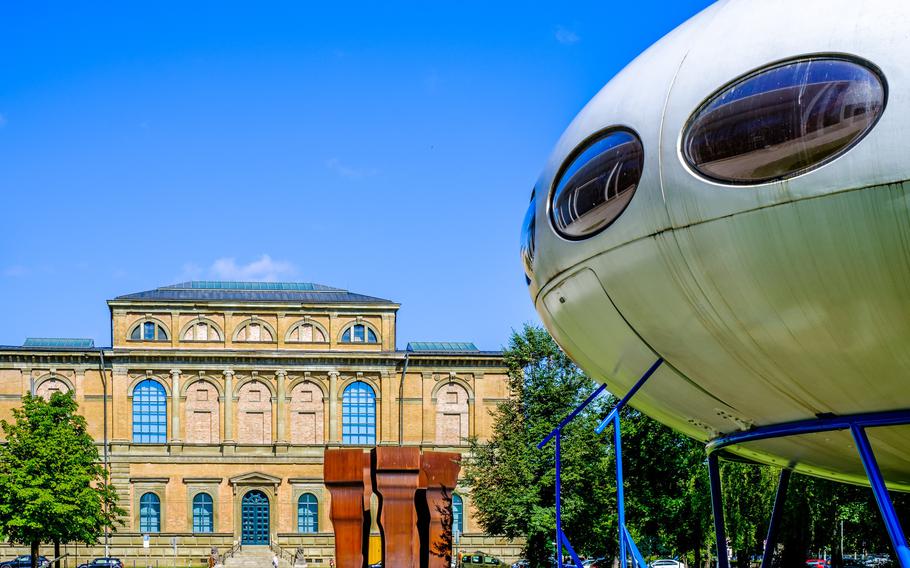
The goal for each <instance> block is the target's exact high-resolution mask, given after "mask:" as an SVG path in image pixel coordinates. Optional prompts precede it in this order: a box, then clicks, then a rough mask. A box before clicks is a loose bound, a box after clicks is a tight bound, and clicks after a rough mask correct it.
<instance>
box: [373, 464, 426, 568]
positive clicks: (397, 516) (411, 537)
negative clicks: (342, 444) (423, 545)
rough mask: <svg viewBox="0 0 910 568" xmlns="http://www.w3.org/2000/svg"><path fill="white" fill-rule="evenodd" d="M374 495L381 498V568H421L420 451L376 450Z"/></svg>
mask: <svg viewBox="0 0 910 568" xmlns="http://www.w3.org/2000/svg"><path fill="white" fill-rule="evenodd" d="M372 461H373V491H374V492H375V493H376V495H377V496H378V497H379V531H380V533H381V534H382V552H383V553H382V565H383V566H389V567H392V566H394V567H395V568H419V566H420V538H419V537H418V534H417V510H416V508H415V506H414V495H415V493H416V492H417V486H418V482H419V480H420V449H419V448H402V447H381V448H373V450H372Z"/></svg>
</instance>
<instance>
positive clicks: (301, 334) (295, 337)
mask: <svg viewBox="0 0 910 568" xmlns="http://www.w3.org/2000/svg"><path fill="white" fill-rule="evenodd" d="M287 341H288V343H326V342H327V341H328V339H326V334H325V331H324V330H323V329H322V327H321V326H320V325H318V324H313V323H308V322H304V323H300V324H297V325H295V326H294V327H292V328H291V331H289V332H288V339H287Z"/></svg>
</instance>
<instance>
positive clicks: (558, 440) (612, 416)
mask: <svg viewBox="0 0 910 568" xmlns="http://www.w3.org/2000/svg"><path fill="white" fill-rule="evenodd" d="M663 362H664V360H663V359H662V358H658V359H657V361H655V362H654V364H653V365H651V367H650V368H649V369H648V370H647V371H646V372H645V374H644V375H642V376H641V378H640V379H638V381H637V382H636V383H635V384H634V385H633V386H632V388H631V389H629V392H627V393H626V395H625V396H624V397H622V399H620V401H619V402H618V403H616V406H614V407H613V410H611V411H610V413H609V414H608V415H607V417H606V418H604V419H603V420H602V421H601V422H600V424H599V425H598V426H597V430H596V431H597V433H598V434H600V433H602V432H603V431H604V429H606V427H607V426H609V425H610V424H613V426H614V428H613V441H614V444H615V448H616V449H615V451H616V506H617V510H618V516H619V519H618V520H619V557H620V558H621V559H622V560H621V564H622V565H623V567H624V566H625V562H626V558H628V553H631V555H632V559H633V563H634V564H635V566H636V568H647V564H645V561H644V558H643V557H642V555H641V553H640V552H639V551H638V547H637V546H636V545H635V541H634V540H633V539H632V536H631V535H630V534H629V531H628V529H627V528H626V506H625V491H624V488H623V475H622V433H621V432H620V427H619V411H620V410H622V409H623V408H624V407H625V406H626V404H628V402H629V400H630V399H631V398H632V397H633V396H634V395H635V393H637V392H638V390H639V389H640V388H641V387H642V385H644V384H645V382H646V381H647V380H648V379H649V378H650V377H651V375H653V374H654V372H655V371H656V370H657V368H658V367H660V365H661V364H662V363H663ZM606 388H607V385H606V383H605V384H602V385H600V387H598V388H597V389H596V390H595V391H594V392H592V393H591V394H590V395H588V398H586V399H585V400H584V402H582V403H581V404H579V405H578V406H577V407H576V408H575V410H573V411H572V412H571V413H569V415H568V416H566V417H565V418H564V419H563V420H562V421H561V422H560V423H559V425H557V426H556V428H554V429H553V431H551V432H550V433H549V434H547V436H546V437H545V438H544V439H543V440H541V441H540V443H539V444H537V448H538V449H543V447H544V446H545V445H547V443H548V442H549V441H550V440H555V446H556V566H557V567H558V568H563V566H564V564H563V562H562V554H563V549H565V550H566V551H568V553H569V556H570V557H571V558H572V562H573V563H574V564H575V567H576V568H582V565H581V560H580V559H579V558H578V555H577V554H575V550H574V549H573V548H572V544H571V543H570V542H569V539H568V537H567V536H566V534H565V533H564V532H563V530H562V498H561V496H560V493H561V490H562V430H563V428H565V426H566V425H567V424H568V423H569V422H571V421H572V420H573V419H574V418H575V417H576V416H578V414H579V413H580V412H581V411H582V410H584V409H585V407H587V406H588V405H589V404H591V402H592V401H593V400H594V399H595V398H597V397H598V396H600V395H601V393H603V392H604V390H605V389H606Z"/></svg>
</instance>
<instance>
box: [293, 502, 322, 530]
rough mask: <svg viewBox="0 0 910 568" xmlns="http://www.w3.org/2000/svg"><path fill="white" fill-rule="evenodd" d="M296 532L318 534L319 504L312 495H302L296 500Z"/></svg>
mask: <svg viewBox="0 0 910 568" xmlns="http://www.w3.org/2000/svg"><path fill="white" fill-rule="evenodd" d="M297 532H299V533H316V532H319V503H318V502H317V501H316V496H315V495H313V494H312V493H304V494H303V495H301V496H300V498H299V499H298V500H297Z"/></svg>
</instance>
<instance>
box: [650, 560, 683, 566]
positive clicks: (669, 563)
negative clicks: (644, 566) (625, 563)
mask: <svg viewBox="0 0 910 568" xmlns="http://www.w3.org/2000/svg"><path fill="white" fill-rule="evenodd" d="M651 568H685V564H683V563H682V562H680V561H679V560H674V559H672V558H661V559H660V560H655V561H654V562H652V563H651Z"/></svg>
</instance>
